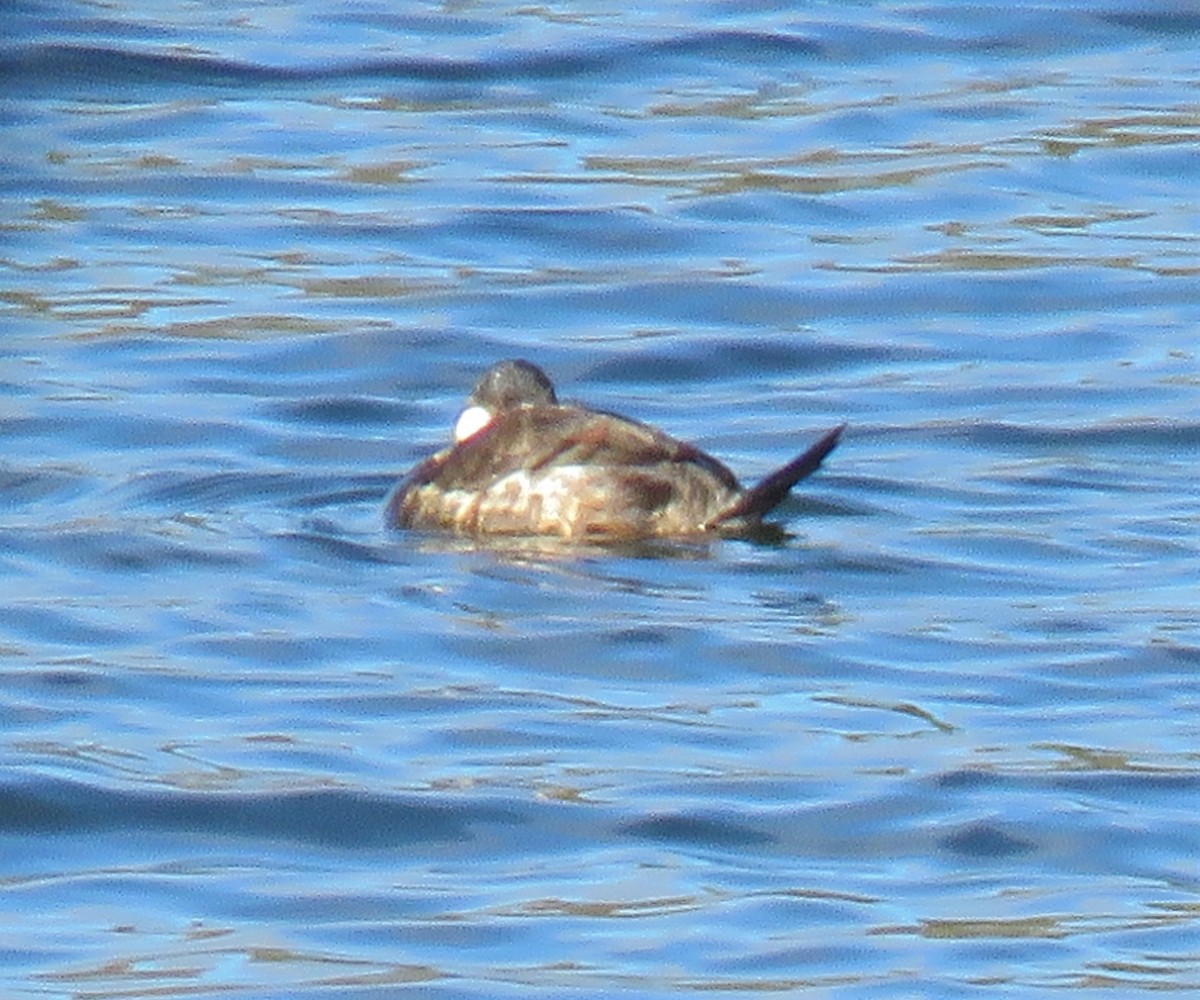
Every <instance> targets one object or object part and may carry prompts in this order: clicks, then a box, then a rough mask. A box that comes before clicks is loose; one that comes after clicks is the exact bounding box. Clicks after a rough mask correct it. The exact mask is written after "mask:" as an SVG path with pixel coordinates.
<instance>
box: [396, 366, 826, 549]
mask: <svg viewBox="0 0 1200 1000" xmlns="http://www.w3.org/2000/svg"><path fill="white" fill-rule="evenodd" d="M844 428H845V424H841V425H839V426H837V427H834V428H832V429H830V430H828V431H826V432H825V433H824V434H822V435H821V436H820V437H819V438H818V439H817V440H816V442H815V443H814V444H812V445H811V446H810V447H809V448H808V449H807V450H806V451H805V452H804V453H803V454H801V455H799V456H797V457H796V458H794V459H792V461H790V462H788V463H787V464H786V465H783V466H781V467H780V468H778V469H776V470H775V471H774V472H771V473H769V474H768V475H767V476H765V477H764V478H763V479H762V480H761V481H760V482H759V483H757V484H756V485H755V486H753V487H751V488H749V489H746V488H743V487H742V485H741V484H740V483H739V482H738V479H737V477H736V476H735V475H734V474H733V472H731V471H730V469H729V468H728V467H727V466H726V465H724V464H723V463H721V462H720V461H718V460H717V459H715V458H713V457H712V456H711V455H708V454H706V453H705V452H703V451H701V450H700V449H699V448H697V447H696V446H694V445H691V444H688V443H686V442H684V441H680V440H678V439H676V438H674V437H672V436H670V435H669V434H667V433H665V432H664V431H661V430H658V429H657V428H655V427H652V426H650V425H649V424H645V423H642V422H641V421H638V420H633V419H631V418H629V417H623V416H619V415H618V414H615V413H609V412H607V411H604V410H596V409H592V408H590V407H587V406H583V405H581V404H578V403H571V402H560V401H559V399H558V396H557V394H556V392H555V389H554V385H553V383H552V382H551V381H550V379H549V377H548V376H547V375H546V373H545V372H544V371H543V370H542V369H541V368H539V367H538V366H537V365H535V364H533V363H532V362H529V361H525V360H521V359H513V360H507V361H501V362H500V363H498V364H496V365H494V366H493V367H491V368H489V369H488V370H487V371H486V372H485V373H484V374H483V376H482V377H481V378H480V379H479V380H478V382H477V383H476V384H475V387H474V388H473V389H472V391H471V394H470V395H469V396H468V398H467V403H466V407H465V408H464V409H463V411H462V413H461V415H460V416H459V417H458V420H457V421H456V423H455V425H454V441H453V443H452V444H451V445H449V446H448V447H446V448H444V449H442V450H441V451H439V452H437V453H436V454H434V455H432V456H430V457H429V458H427V459H425V460H424V461H423V462H421V463H420V464H419V465H417V466H416V468H414V469H413V470H412V471H411V472H409V473H408V475H406V476H405V477H404V478H403V479H401V481H400V482H399V484H398V485H397V486H396V488H395V489H394V490H393V492H392V494H391V496H390V497H389V499H388V501H387V507H386V513H385V519H386V521H387V523H388V525H389V526H390V527H393V528H412V529H417V530H424V531H449V532H453V533H456V534H461V535H475V536H492V535H496V536H531V537H532V536H551V537H558V538H563V539H568V540H574V541H584V542H605V541H626V540H636V539H651V538H694V537H697V536H706V535H714V534H739V533H747V532H751V531H753V529H755V528H756V527H757V526H760V525H761V524H762V519H763V517H764V516H765V515H767V514H768V513H770V511H772V510H773V509H774V508H775V507H777V506H778V505H779V504H780V503H781V502H782V501H783V499H784V498H785V497H786V496H787V495H788V493H789V491H790V490H791V488H792V487H793V486H795V485H796V483H798V482H800V480H802V479H804V478H805V477H806V476H809V475H811V474H812V473H813V472H815V471H816V470H817V468H819V467H820V465H821V463H822V461H824V459H825V457H826V456H827V455H828V454H829V453H830V452H831V451H832V450H833V449H834V448H835V447H836V446H837V443H838V441H839V439H840V438H841V434H842V431H843V430H844Z"/></svg>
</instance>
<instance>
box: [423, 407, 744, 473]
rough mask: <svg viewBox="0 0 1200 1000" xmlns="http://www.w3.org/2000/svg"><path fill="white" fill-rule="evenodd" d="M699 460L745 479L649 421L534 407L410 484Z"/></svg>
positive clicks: (432, 464)
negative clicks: (646, 422) (559, 468)
mask: <svg viewBox="0 0 1200 1000" xmlns="http://www.w3.org/2000/svg"><path fill="white" fill-rule="evenodd" d="M679 463H685V464H690V465H696V466H699V467H701V468H703V469H704V471H706V472H707V473H709V474H710V475H712V476H713V477H714V478H715V479H716V480H717V481H718V482H720V483H721V485H723V486H725V487H726V488H728V489H730V490H738V489H740V487H739V485H738V481H737V477H735V476H734V474H733V473H732V472H731V471H730V470H729V469H728V468H726V467H725V466H724V465H722V464H721V463H720V462H718V461H717V460H716V459H714V458H712V457H711V456H710V455H706V454H705V453H704V452H702V451H701V450H700V449H699V448H696V447H695V446H693V445H690V444H687V443H685V442H683V441H679V440H677V439H675V438H673V437H671V436H670V435H669V434H664V433H663V432H662V431H660V430H657V429H656V428H654V427H650V426H649V425H648V424H643V423H640V422H638V421H636V420H630V419H628V418H627V417H621V416H618V415H617V414H614V413H606V412H604V411H601V410H591V409H586V408H584V407H581V406H531V407H522V408H520V409H516V410H510V411H507V412H505V413H501V414H499V415H498V416H497V417H496V419H495V420H494V421H493V422H492V423H491V424H489V425H488V426H487V427H485V428H484V429H483V430H481V431H480V432H479V433H478V434H476V435H474V436H473V437H470V438H468V439H467V440H466V441H463V442H462V443H460V444H458V445H457V446H455V447H454V448H450V449H448V450H446V451H444V452H440V453H439V454H438V455H435V456H434V457H433V458H431V459H429V460H427V461H426V462H425V463H423V464H422V465H421V466H418V467H417V468H416V469H414V470H413V472H412V473H411V474H410V477H409V480H408V481H407V482H410V483H412V484H413V485H420V484H423V483H428V482H433V481H434V480H436V481H437V482H438V484H439V485H441V486H444V487H446V488H448V489H464V490H465V489H485V488H486V487H487V486H488V485H490V484H491V483H493V482H495V481H497V480H498V479H501V478H503V477H504V476H507V475H509V474H511V473H514V472H518V471H526V472H530V473H535V472H545V471H548V470H550V469H553V468H558V467H563V466H593V467H597V468H609V469H618V468H646V467H652V466H658V467H661V466H664V465H672V464H679Z"/></svg>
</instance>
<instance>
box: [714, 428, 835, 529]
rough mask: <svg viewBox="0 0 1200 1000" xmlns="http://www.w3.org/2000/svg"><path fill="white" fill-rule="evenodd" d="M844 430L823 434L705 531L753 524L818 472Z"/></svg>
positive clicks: (727, 508) (720, 514)
mask: <svg viewBox="0 0 1200 1000" xmlns="http://www.w3.org/2000/svg"><path fill="white" fill-rule="evenodd" d="M845 429H846V425H845V424H839V425H838V426H837V427H834V428H833V429H832V430H829V431H826V432H825V433H824V434H822V435H821V437H820V438H819V439H818V441H817V443H816V444H814V445H813V446H812V447H811V448H809V449H808V451H806V452H805V453H804V454H803V455H800V456H799V457H798V458H793V459H792V460H791V461H790V462H788V464H787V465H785V466H783V467H782V468H779V469H776V470H775V471H774V472H772V473H771V474H770V475H768V476H766V477H765V478H764V479H763V480H762V482H760V483H759V484H758V485H756V486H755V487H753V488H752V489H749V490H746V492H745V493H743V494H742V495H741V496H740V497H738V499H737V500H736V501H735V502H734V503H732V504H731V505H730V506H728V507H726V508H725V510H723V511H721V513H719V514H718V515H717V516H716V517H714V518H713V519H712V520H711V521H709V522H708V524H707V525H706V527H708V528H716V527H719V526H720V525H722V524H725V523H727V522H729V521H734V520H737V519H739V518H747V519H751V520H756V519H758V518H761V517H762V516H763V515H764V514H766V513H767V512H768V511H770V510H772V509H774V508H775V507H777V506H778V505H779V504H780V503H781V502H782V501H783V498H784V497H786V496H787V495H788V491H789V490H791V488H792V487H793V486H795V485H796V484H797V483H798V482H800V480H801V479H803V478H804V477H805V476H810V475H812V474H813V473H814V472H816V471H817V469H819V468H820V466H821V462H822V461H824V459H825V456H826V455H828V454H829V453H830V452H831V451H833V449H834V448H835V447H837V443H838V439H839V438H840V437H841V436H842V431H844V430H845Z"/></svg>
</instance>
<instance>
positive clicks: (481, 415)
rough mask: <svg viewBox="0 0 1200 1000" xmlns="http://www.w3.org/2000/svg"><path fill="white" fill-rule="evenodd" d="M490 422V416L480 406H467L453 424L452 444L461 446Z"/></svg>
mask: <svg viewBox="0 0 1200 1000" xmlns="http://www.w3.org/2000/svg"><path fill="white" fill-rule="evenodd" d="M491 422H492V415H491V414H490V413H488V411H487V410H485V409H484V408H483V407H482V406H468V407H467V408H466V409H465V410H463V411H462V413H461V414H459V417H458V420H457V421H456V422H455V424H454V443H455V444H462V443H463V442H464V441H465V440H466V439H467V438H469V437H474V436H475V435H476V434H478V433H479V432H480V431H481V430H483V429H484V428H485V427H486V426H487V425H488V424H490V423H491Z"/></svg>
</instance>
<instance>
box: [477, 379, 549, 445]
mask: <svg viewBox="0 0 1200 1000" xmlns="http://www.w3.org/2000/svg"><path fill="white" fill-rule="evenodd" d="M557 402H558V397H556V396H555V395H554V385H553V384H552V383H551V382H550V379H549V378H547V377H546V373H545V372H544V371H542V370H541V369H540V368H539V367H538V366H537V365H535V364H531V363H530V362H528V361H520V360H517V361H501V362H500V363H499V364H497V365H493V366H492V367H491V368H489V369H488V370H487V371H486V372H484V373H483V377H482V378H480V380H479V381H478V382H476V383H475V388H474V389H472V390H471V395H469V396H468V397H467V406H466V409H464V410H463V411H462V413H461V414H459V417H458V420H457V421H456V422H455V424H454V441H455V443H456V444H461V443H462V442H463V441H465V440H467V438H469V437H474V436H475V435H476V434H478V433H479V432H480V431H481V430H483V429H484V428H485V427H486V426H487V425H488V424H490V423H491V422H492V421H493V420H494V419H495V418H496V415H497V414H499V413H503V412H504V411H505V410H512V409H516V408H517V407H521V406H554V405H555V404H556V403H557Z"/></svg>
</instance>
